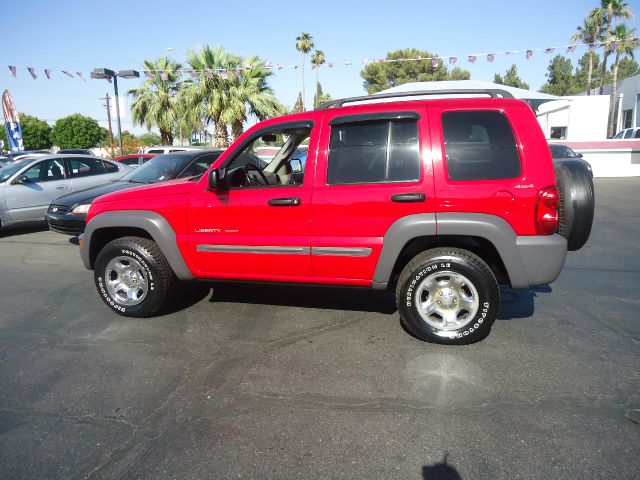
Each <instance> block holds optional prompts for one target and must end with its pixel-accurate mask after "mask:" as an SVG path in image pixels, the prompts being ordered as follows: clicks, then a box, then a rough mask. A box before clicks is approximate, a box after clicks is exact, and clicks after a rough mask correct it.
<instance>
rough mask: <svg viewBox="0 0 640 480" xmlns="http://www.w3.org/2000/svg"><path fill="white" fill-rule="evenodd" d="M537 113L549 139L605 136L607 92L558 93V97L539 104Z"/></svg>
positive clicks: (600, 138) (568, 139) (573, 140)
mask: <svg viewBox="0 0 640 480" xmlns="http://www.w3.org/2000/svg"><path fill="white" fill-rule="evenodd" d="M537 116H538V122H539V123H540V126H541V127H542V131H543V132H544V134H545V137H546V138H547V139H549V140H553V139H556V140H566V141H570V142H581V141H593V140H604V139H606V138H607V122H608V119H609V95H591V96H569V97H558V100H554V101H551V102H546V103H543V104H542V105H540V106H539V107H538V111H537Z"/></svg>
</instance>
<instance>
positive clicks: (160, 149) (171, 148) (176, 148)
mask: <svg viewBox="0 0 640 480" xmlns="http://www.w3.org/2000/svg"><path fill="white" fill-rule="evenodd" d="M203 149H204V148H203V147H191V146H182V145H159V146H158V145H156V146H152V147H146V148H145V149H143V151H142V153H155V154H156V155H159V154H163V153H173V152H193V151H202V150H203Z"/></svg>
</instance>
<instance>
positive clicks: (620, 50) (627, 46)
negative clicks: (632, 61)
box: [608, 24, 636, 138]
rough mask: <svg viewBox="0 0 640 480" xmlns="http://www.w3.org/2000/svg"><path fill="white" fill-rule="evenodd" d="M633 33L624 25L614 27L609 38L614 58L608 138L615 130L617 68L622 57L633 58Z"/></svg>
mask: <svg viewBox="0 0 640 480" xmlns="http://www.w3.org/2000/svg"><path fill="white" fill-rule="evenodd" d="M635 31H636V29H635V28H632V29H631V30H629V29H627V26H626V25H624V24H621V25H616V27H615V28H614V29H613V32H612V36H611V39H612V42H611V44H610V48H611V50H612V51H613V52H615V55H616V57H615V60H614V62H613V66H612V73H613V81H612V83H611V88H612V93H611V106H610V109H609V130H608V134H609V135H608V136H609V138H611V137H613V135H614V129H615V116H616V108H617V104H618V102H617V101H616V98H617V96H618V68H619V67H620V59H621V57H622V56H623V55H628V56H630V57H631V58H633V49H634V48H635V45H634V41H633V40H632V38H633V33H634V32H635Z"/></svg>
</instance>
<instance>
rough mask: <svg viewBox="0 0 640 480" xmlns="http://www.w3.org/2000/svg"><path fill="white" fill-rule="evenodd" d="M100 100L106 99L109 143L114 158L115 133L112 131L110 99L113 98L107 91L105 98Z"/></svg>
mask: <svg viewBox="0 0 640 480" xmlns="http://www.w3.org/2000/svg"><path fill="white" fill-rule="evenodd" d="M100 100H105V101H106V103H105V105H104V106H105V107H107V123H108V124H109V145H110V146H111V157H112V158H113V133H112V132H111V104H110V103H109V100H111V98H110V97H109V94H108V93H107V95H106V97H105V98H101V99H100Z"/></svg>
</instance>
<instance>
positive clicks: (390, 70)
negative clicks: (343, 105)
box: [360, 48, 471, 94]
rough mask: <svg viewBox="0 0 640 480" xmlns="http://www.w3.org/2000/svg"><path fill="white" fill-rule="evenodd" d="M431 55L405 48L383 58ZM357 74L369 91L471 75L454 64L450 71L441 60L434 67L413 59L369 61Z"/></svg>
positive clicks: (395, 58)
mask: <svg viewBox="0 0 640 480" xmlns="http://www.w3.org/2000/svg"><path fill="white" fill-rule="evenodd" d="M434 56H437V55H433V54H431V53H429V52H426V51H423V50H417V49H415V48H404V49H401V50H396V51H394V52H388V53H387V56H386V60H398V59H401V58H414V59H417V58H431V57H434ZM360 76H361V77H362V78H363V79H364V83H363V86H364V88H365V90H366V91H367V93H369V94H371V93H376V92H379V91H381V90H386V89H387V88H391V87H395V86H398V85H402V84H404V83H410V82H429V81H434V80H452V79H455V80H462V79H468V78H470V77H471V74H470V73H469V72H468V71H466V70H461V69H460V68H457V67H456V68H454V69H453V70H452V71H451V73H449V71H448V69H447V66H446V65H445V64H444V63H443V62H442V61H440V62H439V63H438V66H437V67H434V66H433V64H432V63H431V61H430V60H416V61H412V62H389V63H383V62H375V63H369V64H368V65H366V66H365V67H364V69H362V71H361V72H360Z"/></svg>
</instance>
